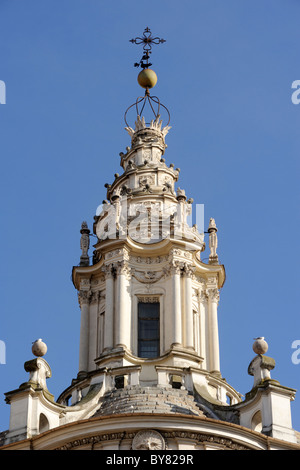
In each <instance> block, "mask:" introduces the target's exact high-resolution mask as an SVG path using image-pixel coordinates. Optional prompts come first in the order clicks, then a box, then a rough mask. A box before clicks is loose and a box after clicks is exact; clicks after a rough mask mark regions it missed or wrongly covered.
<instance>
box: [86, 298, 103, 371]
mask: <svg viewBox="0 0 300 470" xmlns="http://www.w3.org/2000/svg"><path fill="white" fill-rule="evenodd" d="M99 297H100V292H99V291H96V292H92V294H91V298H90V308H89V360H88V370H89V371H91V370H94V369H95V368H96V366H95V362H94V361H95V359H96V357H97V340H98V335H97V333H98V306H99Z"/></svg>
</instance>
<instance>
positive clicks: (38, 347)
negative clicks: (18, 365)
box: [31, 339, 47, 357]
mask: <svg viewBox="0 0 300 470" xmlns="http://www.w3.org/2000/svg"><path fill="white" fill-rule="evenodd" d="M31 350H32V353H33V354H34V355H35V356H37V357H41V356H45V354H46V352H47V345H46V344H45V343H43V341H42V340H41V339H37V340H36V341H35V342H34V343H32V348H31Z"/></svg>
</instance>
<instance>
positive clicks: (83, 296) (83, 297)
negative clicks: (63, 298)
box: [78, 290, 92, 306]
mask: <svg viewBox="0 0 300 470" xmlns="http://www.w3.org/2000/svg"><path fill="white" fill-rule="evenodd" d="M91 295H92V292H91V290H80V291H78V301H79V304H80V306H81V305H83V304H85V305H87V304H89V303H90V298H91Z"/></svg>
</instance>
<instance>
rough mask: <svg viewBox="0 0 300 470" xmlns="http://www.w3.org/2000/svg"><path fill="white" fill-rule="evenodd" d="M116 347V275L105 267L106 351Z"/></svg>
mask: <svg viewBox="0 0 300 470" xmlns="http://www.w3.org/2000/svg"><path fill="white" fill-rule="evenodd" d="M113 346H114V274H113V271H112V266H111V265H108V266H105V314H104V351H105V350H109V349H112V348H113Z"/></svg>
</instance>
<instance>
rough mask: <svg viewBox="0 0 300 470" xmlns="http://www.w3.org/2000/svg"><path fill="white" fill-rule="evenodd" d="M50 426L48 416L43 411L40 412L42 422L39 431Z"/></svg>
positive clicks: (46, 429) (45, 429)
mask: <svg viewBox="0 0 300 470" xmlns="http://www.w3.org/2000/svg"><path fill="white" fill-rule="evenodd" d="M49 428H50V427H49V421H48V419H47V418H46V416H45V415H44V414H43V413H41V414H40V422H39V433H42V432H45V431H48V429H49Z"/></svg>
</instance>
